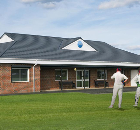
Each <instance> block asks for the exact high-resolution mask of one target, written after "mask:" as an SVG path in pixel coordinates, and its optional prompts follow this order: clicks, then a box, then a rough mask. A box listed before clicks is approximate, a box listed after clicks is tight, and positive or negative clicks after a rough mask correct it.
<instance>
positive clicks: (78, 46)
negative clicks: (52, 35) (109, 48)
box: [62, 39, 96, 51]
mask: <svg viewBox="0 0 140 130" xmlns="http://www.w3.org/2000/svg"><path fill="white" fill-rule="evenodd" d="M62 49H67V50H79V51H96V50H95V49H94V48H93V47H91V46H90V45H89V44H87V43H86V42H85V41H83V40H82V39H78V40H76V41H74V42H72V43H70V44H69V45H67V46H65V47H63V48H62Z"/></svg>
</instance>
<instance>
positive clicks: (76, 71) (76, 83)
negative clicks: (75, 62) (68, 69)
mask: <svg viewBox="0 0 140 130" xmlns="http://www.w3.org/2000/svg"><path fill="white" fill-rule="evenodd" d="M78 71H82V79H81V80H78V79H77V72H78ZM85 71H88V79H85V81H88V87H86V86H85V88H89V86H90V85H89V84H90V77H89V76H90V75H89V70H85ZM83 74H84V70H83V69H80V70H76V88H84V78H83ZM77 81H82V86H81V87H77Z"/></svg>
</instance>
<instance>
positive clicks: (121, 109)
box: [114, 108, 125, 111]
mask: <svg viewBox="0 0 140 130" xmlns="http://www.w3.org/2000/svg"><path fill="white" fill-rule="evenodd" d="M114 109H115V110H118V111H124V110H125V109H123V108H114Z"/></svg>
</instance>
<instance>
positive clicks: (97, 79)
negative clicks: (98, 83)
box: [97, 69, 107, 80]
mask: <svg viewBox="0 0 140 130" xmlns="http://www.w3.org/2000/svg"><path fill="white" fill-rule="evenodd" d="M98 71H104V70H103V69H99V70H97V80H104V79H98ZM105 74H106V79H105V80H107V70H105Z"/></svg>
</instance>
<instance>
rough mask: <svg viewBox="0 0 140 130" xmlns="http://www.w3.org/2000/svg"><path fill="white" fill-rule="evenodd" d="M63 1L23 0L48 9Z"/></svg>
mask: <svg viewBox="0 0 140 130" xmlns="http://www.w3.org/2000/svg"><path fill="white" fill-rule="evenodd" d="M61 1H62V0H21V2H23V3H26V4H34V3H37V4H38V5H40V6H42V7H44V8H47V9H52V8H55V7H56V6H57V4H58V3H59V2H61Z"/></svg>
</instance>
